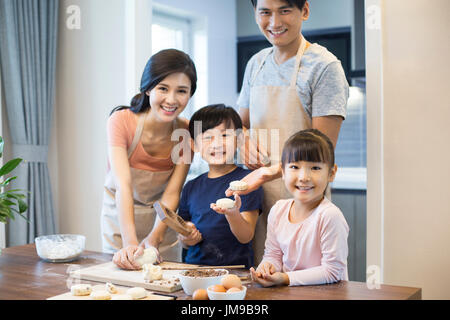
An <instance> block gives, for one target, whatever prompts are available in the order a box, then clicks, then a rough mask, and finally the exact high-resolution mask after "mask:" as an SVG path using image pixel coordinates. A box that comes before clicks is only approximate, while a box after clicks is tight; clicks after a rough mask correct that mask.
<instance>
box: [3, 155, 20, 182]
mask: <svg viewBox="0 0 450 320" xmlns="http://www.w3.org/2000/svg"><path fill="white" fill-rule="evenodd" d="M21 162H22V159H20V158H17V159H12V160H10V161H8V162H7V163H6V164H5V165H4V166H3V167H1V168H0V177H2V176H4V175H5V174H8V173H10V172H11V171H13V170H14V169H15V168H16V167H17V166H18V165H19V163H21Z"/></svg>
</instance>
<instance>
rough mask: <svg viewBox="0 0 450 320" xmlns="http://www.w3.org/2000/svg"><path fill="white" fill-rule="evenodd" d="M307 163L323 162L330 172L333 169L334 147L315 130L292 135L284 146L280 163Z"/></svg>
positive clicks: (325, 137)
mask: <svg viewBox="0 0 450 320" xmlns="http://www.w3.org/2000/svg"><path fill="white" fill-rule="evenodd" d="M297 161H308V162H324V163H326V164H328V166H329V168H330V170H331V169H333V167H334V147H333V143H332V142H331V140H330V139H329V138H328V137H327V136H326V135H325V134H323V133H322V132H321V131H319V130H317V129H307V130H302V131H299V132H297V133H294V134H293V135H292V136H291V137H290V138H289V139H288V140H287V141H286V143H285V144H284V147H283V153H282V155H281V163H282V165H283V169H284V166H285V165H286V164H287V163H290V162H297Z"/></svg>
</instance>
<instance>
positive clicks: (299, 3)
mask: <svg viewBox="0 0 450 320" xmlns="http://www.w3.org/2000/svg"><path fill="white" fill-rule="evenodd" d="M250 1H251V2H252V5H253V8H256V5H257V4H258V0H250ZM284 1H286V2H287V3H288V4H289V5H290V6H293V7H297V8H299V9H300V10H302V9H303V7H304V6H305V3H306V1H307V0H284Z"/></svg>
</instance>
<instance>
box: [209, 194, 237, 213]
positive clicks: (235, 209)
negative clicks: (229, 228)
mask: <svg viewBox="0 0 450 320" xmlns="http://www.w3.org/2000/svg"><path fill="white" fill-rule="evenodd" d="M235 192H236V191H235ZM241 206H242V202H241V197H239V195H238V194H237V193H235V194H234V207H233V208H231V209H223V208H221V207H218V206H217V205H216V204H215V203H211V205H210V208H211V209H213V210H214V211H215V212H217V213H220V214H225V215H236V214H240V211H239V210H240V209H241Z"/></svg>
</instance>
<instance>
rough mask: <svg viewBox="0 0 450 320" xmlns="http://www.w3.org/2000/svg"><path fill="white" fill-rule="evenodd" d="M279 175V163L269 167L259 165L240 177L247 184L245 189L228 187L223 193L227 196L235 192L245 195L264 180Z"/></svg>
mask: <svg viewBox="0 0 450 320" xmlns="http://www.w3.org/2000/svg"><path fill="white" fill-rule="evenodd" d="M279 177H281V164H275V165H273V166H270V167H261V168H259V169H257V170H254V171H252V172H250V173H249V174H248V175H246V176H245V177H244V178H242V179H241V181H244V182H246V183H247V185H248V188H247V189H246V190H244V191H233V190H231V189H230V188H228V189H227V190H226V191H225V195H226V196H227V197H230V196H231V195H233V194H236V193H237V194H239V195H241V196H242V195H246V194H249V193H250V192H253V191H255V190H257V189H258V188H259V187H261V186H262V185H263V184H264V183H265V182H268V181H272V180H275V179H277V178H279Z"/></svg>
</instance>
